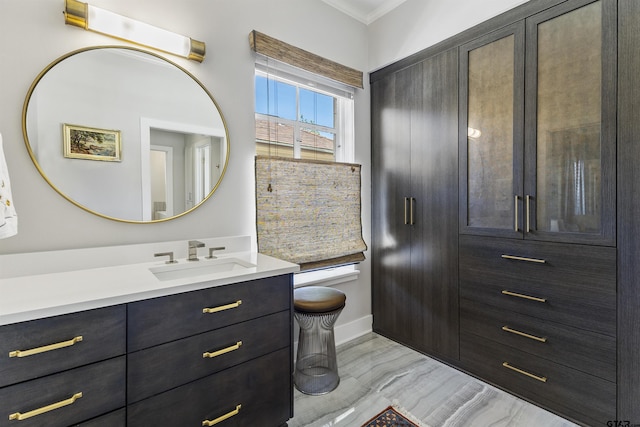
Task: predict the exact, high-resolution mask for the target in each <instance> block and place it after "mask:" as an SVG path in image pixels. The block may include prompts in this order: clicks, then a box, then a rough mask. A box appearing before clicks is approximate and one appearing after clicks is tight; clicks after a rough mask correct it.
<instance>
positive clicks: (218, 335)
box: [127, 311, 292, 403]
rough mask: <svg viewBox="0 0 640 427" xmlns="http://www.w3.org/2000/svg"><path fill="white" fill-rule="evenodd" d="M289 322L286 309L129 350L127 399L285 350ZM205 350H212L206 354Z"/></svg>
mask: <svg viewBox="0 0 640 427" xmlns="http://www.w3.org/2000/svg"><path fill="white" fill-rule="evenodd" d="M291 322H292V320H291V314H290V312H289V311H283V312H280V313H276V314H271V315H268V316H265V317H260V318H258V319H253V320H249V321H247V322H243V323H238V324H235V325H232V326H228V327H226V328H222V329H216V330H214V331H211V332H205V333H203V334H199V335H195V336H192V337H189V338H184V339H181V340H177V341H172V342H170V343H166V344H162V345H159V346H156V347H152V348H148V349H145V350H141V351H137V352H134V353H131V354H129V355H128V359H127V363H128V371H127V376H128V381H127V384H128V390H127V401H128V402H129V403H131V402H136V401H138V400H141V399H144V398H146V397H149V396H152V395H154V394H158V393H160V392H162V391H165V390H168V389H170V388H174V387H177V386H179V385H182V384H186V383H188V382H191V381H194V380H197V379H199V378H201V377H204V376H207V375H210V374H212V373H215V372H218V371H221V370H223V369H226V368H229V367H231V366H234V365H238V364H240V363H243V362H246V361H248V360H251V359H255V358H257V357H259V356H262V355H264V354H267V353H271V352H273V351H275V350H279V349H282V348H289V347H290V346H291ZM225 350H226V352H225ZM207 352H208V353H210V354H209V355H208V357H204V354H205V353H207ZM215 352H219V353H220V354H218V355H215V354H214V353H215Z"/></svg>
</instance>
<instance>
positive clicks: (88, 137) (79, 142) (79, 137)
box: [62, 123, 121, 162]
mask: <svg viewBox="0 0 640 427" xmlns="http://www.w3.org/2000/svg"><path fill="white" fill-rule="evenodd" d="M62 134H63V144H64V157H67V158H71V159H85V160H101V161H106V162H119V161H120V160H121V150H120V148H121V147H120V131H119V130H112V129H98V128H90V127H85V126H77V125H71V124H67V123H65V124H63V125H62Z"/></svg>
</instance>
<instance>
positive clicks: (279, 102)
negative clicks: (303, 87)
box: [255, 76, 296, 120]
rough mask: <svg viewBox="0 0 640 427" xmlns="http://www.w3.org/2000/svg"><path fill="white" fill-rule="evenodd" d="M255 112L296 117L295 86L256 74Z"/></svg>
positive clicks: (287, 117) (291, 118) (292, 118)
mask: <svg viewBox="0 0 640 427" xmlns="http://www.w3.org/2000/svg"><path fill="white" fill-rule="evenodd" d="M255 85H256V112H257V113H261V114H268V115H271V116H276V117H282V118H283V119H289V120H295V119H296V88H295V86H292V85H290V84H287V83H283V82H278V81H275V80H268V79H267V78H266V77H262V76H256V81H255Z"/></svg>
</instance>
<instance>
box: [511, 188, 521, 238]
mask: <svg viewBox="0 0 640 427" xmlns="http://www.w3.org/2000/svg"><path fill="white" fill-rule="evenodd" d="M515 199H516V201H515V203H514V206H515V208H514V209H513V210H514V211H515V217H514V221H513V223H514V224H515V231H519V229H520V227H519V226H518V200H519V199H520V198H519V197H518V195H517V194H516V196H515Z"/></svg>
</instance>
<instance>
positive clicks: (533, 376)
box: [502, 362, 547, 383]
mask: <svg viewBox="0 0 640 427" xmlns="http://www.w3.org/2000/svg"><path fill="white" fill-rule="evenodd" d="M502 366H504V367H505V368H507V369H511V370H512V371H515V372H517V373H519V374H522V375H526V376H528V377H529V378H533V379H534V380H538V381H540V382H543V383H546V382H547V377H540V376H538V375H534V374H532V373H530V372H527V371H523V370H522V369H519V368H516V367H515V366H512V365H510V364H509V363H508V362H502Z"/></svg>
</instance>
